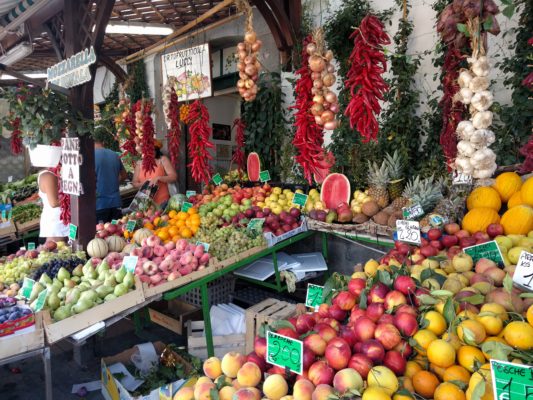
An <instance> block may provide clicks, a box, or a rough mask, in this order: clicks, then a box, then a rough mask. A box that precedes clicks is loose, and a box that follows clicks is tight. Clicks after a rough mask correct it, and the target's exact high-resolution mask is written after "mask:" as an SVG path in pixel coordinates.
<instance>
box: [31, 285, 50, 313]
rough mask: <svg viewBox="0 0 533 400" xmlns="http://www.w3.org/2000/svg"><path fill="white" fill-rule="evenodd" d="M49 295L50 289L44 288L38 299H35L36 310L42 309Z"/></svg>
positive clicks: (34, 308) (34, 309)
mask: <svg viewBox="0 0 533 400" xmlns="http://www.w3.org/2000/svg"><path fill="white" fill-rule="evenodd" d="M47 296H48V289H44V290H42V291H41V292H40V293H39V296H37V300H35V307H33V311H34V312H38V311H41V310H42V309H43V307H44V305H45V304H46V297H47Z"/></svg>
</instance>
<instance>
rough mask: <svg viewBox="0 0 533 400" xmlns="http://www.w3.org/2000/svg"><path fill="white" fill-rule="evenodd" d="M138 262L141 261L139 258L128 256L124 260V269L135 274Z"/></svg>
mask: <svg viewBox="0 0 533 400" xmlns="http://www.w3.org/2000/svg"><path fill="white" fill-rule="evenodd" d="M138 260H139V257H137V256H126V257H124V258H123V259H122V265H124V268H126V271H128V272H131V273H134V272H135V267H136V266H137V261H138Z"/></svg>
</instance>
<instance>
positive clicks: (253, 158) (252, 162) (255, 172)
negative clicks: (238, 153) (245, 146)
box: [246, 152, 261, 182]
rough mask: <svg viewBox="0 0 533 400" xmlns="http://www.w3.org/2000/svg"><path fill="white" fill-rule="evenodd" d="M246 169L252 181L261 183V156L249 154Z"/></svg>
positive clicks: (253, 153)
mask: <svg viewBox="0 0 533 400" xmlns="http://www.w3.org/2000/svg"><path fill="white" fill-rule="evenodd" d="M246 169H247V172H248V179H249V180H250V181H252V182H257V181H259V172H261V160H259V154H257V153H255V152H252V153H250V154H248V159H247V161H246Z"/></svg>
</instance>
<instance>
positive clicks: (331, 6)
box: [283, 0, 518, 144]
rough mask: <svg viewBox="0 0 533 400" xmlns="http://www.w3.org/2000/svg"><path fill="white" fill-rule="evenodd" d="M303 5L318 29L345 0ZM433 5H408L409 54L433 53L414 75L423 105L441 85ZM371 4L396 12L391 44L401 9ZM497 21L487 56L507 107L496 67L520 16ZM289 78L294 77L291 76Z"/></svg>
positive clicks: (498, 96) (420, 0) (388, 1)
mask: <svg viewBox="0 0 533 400" xmlns="http://www.w3.org/2000/svg"><path fill="white" fill-rule="evenodd" d="M303 2H304V3H305V4H307V5H309V7H310V10H311V13H312V16H313V21H314V24H315V26H319V25H320V24H321V23H326V21H327V20H328V18H329V16H330V15H331V14H332V11H334V10H336V9H338V7H339V6H340V5H341V4H342V3H343V1H342V0H303ZM433 2H434V0H409V4H410V5H411V9H410V13H409V19H410V20H411V21H412V22H413V24H414V28H413V32H412V34H411V36H410V40H409V51H408V53H409V54H411V55H418V54H423V53H424V52H426V51H430V52H431V53H430V54H427V55H423V56H422V60H421V65H420V67H419V69H418V72H417V74H416V76H415V81H416V83H415V86H416V88H417V89H418V90H419V91H420V100H421V102H422V103H425V102H426V101H427V100H428V99H429V98H431V97H433V95H434V94H435V92H436V91H437V86H438V82H436V81H433V76H434V74H435V73H438V72H439V71H438V70H436V69H435V67H433V64H432V61H431V60H432V58H433V57H434V50H435V45H436V43H437V39H438V38H437V32H436V28H435V23H436V15H435V12H434V11H433V10H432V8H431V5H432V4H433ZM497 3H500V2H497ZM371 4H372V6H373V7H374V8H375V9H376V10H378V11H381V10H386V9H390V8H394V9H395V10H397V11H396V12H395V13H394V15H393V16H392V18H391V21H392V22H393V23H392V26H389V25H388V24H386V25H385V28H386V30H387V33H388V34H389V36H390V38H391V41H392V38H393V36H394V34H395V33H396V31H397V29H398V23H397V22H398V21H399V19H400V18H401V16H402V12H401V8H400V7H399V6H397V5H396V1H395V0H374V1H371ZM497 19H498V22H499V24H500V28H501V33H500V34H499V35H498V36H497V37H495V36H493V35H489V40H488V46H489V51H488V56H489V58H490V62H491V64H492V66H493V69H492V71H491V74H490V78H491V80H492V82H493V84H492V87H491V90H492V92H493V93H494V96H495V101H498V102H500V103H502V104H507V103H509V101H510V96H511V93H510V91H509V90H507V89H505V88H504V86H503V80H504V74H503V73H502V72H501V71H500V70H499V69H497V68H495V67H494V66H495V64H496V63H497V62H498V61H500V60H501V59H502V58H503V57H505V56H507V55H509V54H510V50H508V48H507V47H508V46H509V44H510V43H512V42H513V41H514V34H507V35H506V36H505V37H503V33H504V32H506V31H509V30H510V29H513V28H515V27H516V26H517V23H518V15H517V14H515V15H514V16H513V18H512V19H511V20H509V19H508V18H506V17H505V16H503V15H502V14H499V15H498V16H497ZM388 49H389V50H390V51H392V52H393V51H394V43H392V44H391V45H390V46H389V47H388ZM389 67H390V63H389ZM285 75H287V74H285ZM288 76H289V77H291V75H288ZM283 88H284V91H285V93H286V95H287V96H286V98H285V101H286V102H287V103H288V104H292V103H291V102H293V93H292V87H291V85H290V84H289V83H288V81H284V84H283ZM438 95H439V96H440V95H441V93H440V92H439V93H438ZM385 107H386V105H385ZM425 109H426V105H425V104H422V105H421V107H420V110H419V111H420V112H421V113H422V112H423V111H424V110H425ZM330 134H331V132H327V134H326V136H325V138H326V144H328V143H329V141H330V137H331V135H330Z"/></svg>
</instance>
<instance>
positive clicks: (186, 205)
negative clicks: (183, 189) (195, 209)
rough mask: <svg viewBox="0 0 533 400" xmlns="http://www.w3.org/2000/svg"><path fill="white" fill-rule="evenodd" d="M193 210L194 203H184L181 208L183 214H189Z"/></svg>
mask: <svg viewBox="0 0 533 400" xmlns="http://www.w3.org/2000/svg"><path fill="white" fill-rule="evenodd" d="M191 208H192V203H189V202H187V201H186V202H185V203H183V205H182V206H181V211H183V212H187V211H189V210H190V209H191Z"/></svg>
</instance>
